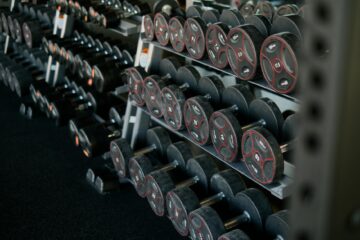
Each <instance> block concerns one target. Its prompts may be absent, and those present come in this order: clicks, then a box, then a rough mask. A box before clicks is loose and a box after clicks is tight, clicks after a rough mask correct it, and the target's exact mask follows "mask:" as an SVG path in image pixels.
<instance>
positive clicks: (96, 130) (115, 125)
mask: <svg viewBox="0 0 360 240" xmlns="http://www.w3.org/2000/svg"><path fill="white" fill-rule="evenodd" d="M120 110H121V111H123V110H124V109H120ZM122 114H123V112H119V110H118V109H115V108H112V109H111V110H110V111H109V119H110V120H109V121H108V122H104V123H100V124H95V125H90V126H86V127H84V128H82V129H80V130H79V132H78V136H79V141H80V146H81V147H82V149H83V153H84V155H85V156H86V157H96V156H99V155H101V154H103V153H105V152H107V151H108V149H109V145H110V143H111V142H112V141H113V140H115V139H118V138H119V137H121V130H120V129H121V126H122V123H123V121H122V117H121V116H122Z"/></svg>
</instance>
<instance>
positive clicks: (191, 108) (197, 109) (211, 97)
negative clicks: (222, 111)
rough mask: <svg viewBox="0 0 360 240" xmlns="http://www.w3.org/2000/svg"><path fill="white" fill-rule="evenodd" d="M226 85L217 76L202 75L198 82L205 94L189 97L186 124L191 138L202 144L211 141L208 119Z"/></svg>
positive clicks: (185, 112)
mask: <svg viewBox="0 0 360 240" xmlns="http://www.w3.org/2000/svg"><path fill="white" fill-rule="evenodd" d="M224 88H225V86H224V83H223V82H222V80H221V79H220V78H219V77H217V76H215V75H211V76H207V77H202V78H200V80H199V83H198V90H199V91H200V92H201V93H202V94H204V95H202V96H195V97H191V98H189V99H187V100H186V101H185V104H184V109H183V114H184V122H185V126H186V128H187V130H188V132H189V134H190V137H191V139H193V140H194V141H195V142H196V143H198V144H200V145H206V144H208V143H209V142H210V135H209V130H210V128H209V123H208V119H209V118H210V116H211V114H212V113H213V112H214V107H213V106H215V107H217V106H219V104H220V103H221V101H222V100H221V98H222V92H223V90H224Z"/></svg>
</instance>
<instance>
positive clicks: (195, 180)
mask: <svg viewBox="0 0 360 240" xmlns="http://www.w3.org/2000/svg"><path fill="white" fill-rule="evenodd" d="M199 181H200V178H199V177H198V176H194V177H192V178H189V179H187V180H185V181H183V182H181V183H179V184H177V185H176V188H184V187H190V186H192V185H194V184H196V183H198V182H199Z"/></svg>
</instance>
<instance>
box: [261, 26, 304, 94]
mask: <svg viewBox="0 0 360 240" xmlns="http://www.w3.org/2000/svg"><path fill="white" fill-rule="evenodd" d="M298 45H299V41H298V39H297V37H296V36H295V35H293V34H291V33H286V32H285V33H280V34H275V35H271V36H270V37H268V38H267V39H265V41H264V43H263V45H262V48H261V53H260V64H261V69H262V72H263V75H264V78H265V80H266V81H267V82H268V84H269V85H270V87H271V88H272V89H274V91H276V92H279V93H283V94H287V93H290V92H292V91H293V90H294V89H295V87H296V84H297V81H298V78H299V66H298V60H297V57H296V51H297V49H298Z"/></svg>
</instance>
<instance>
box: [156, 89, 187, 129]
mask: <svg viewBox="0 0 360 240" xmlns="http://www.w3.org/2000/svg"><path fill="white" fill-rule="evenodd" d="M162 95H163V104H164V119H165V122H166V124H167V125H169V126H170V127H171V128H173V129H174V130H182V129H184V127H185V124H184V121H183V112H182V111H183V108H184V103H185V100H186V98H185V95H184V93H183V91H182V90H181V89H179V87H178V86H176V85H169V86H167V87H164V88H163V89H162Z"/></svg>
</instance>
